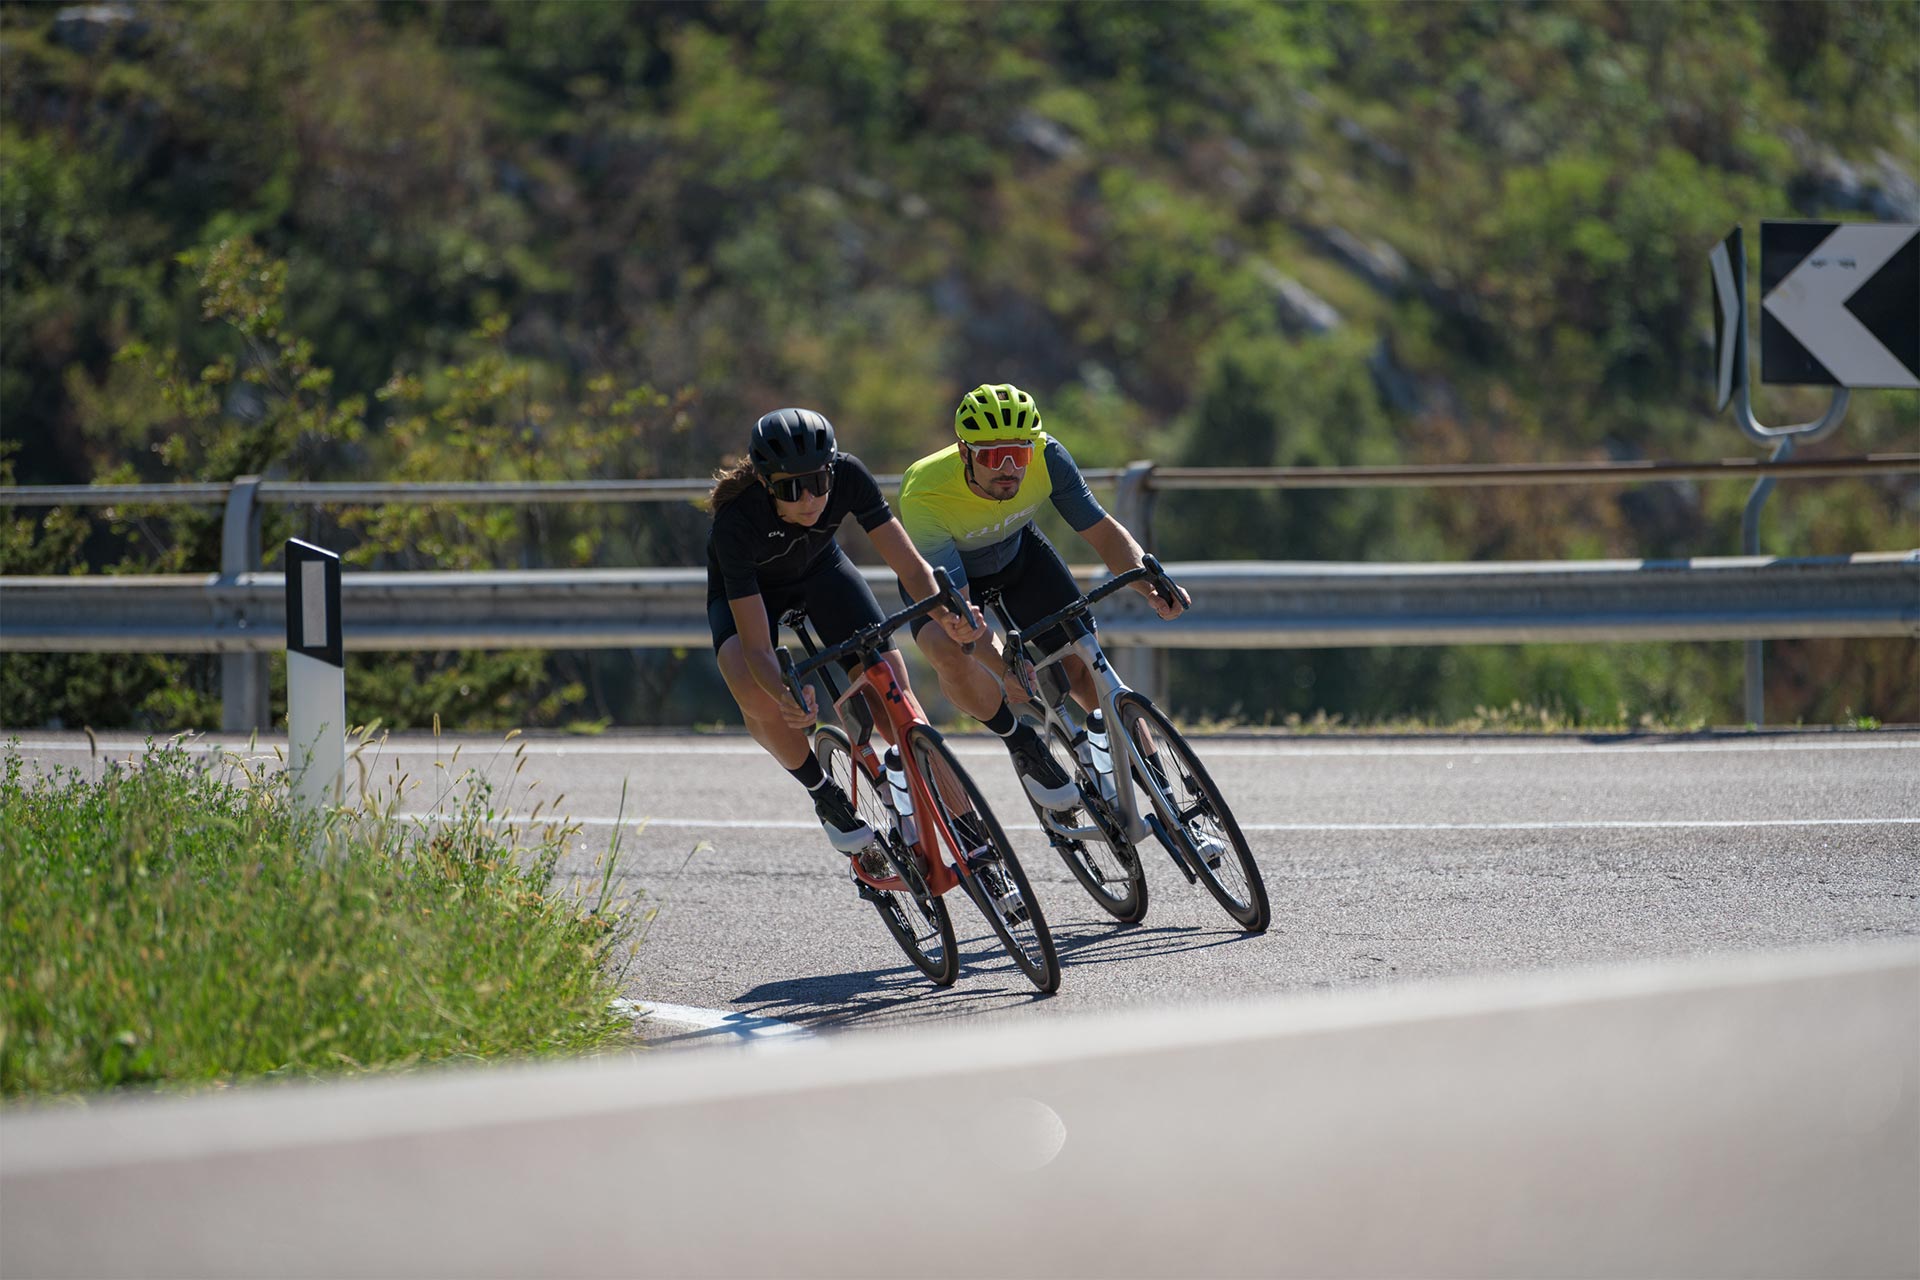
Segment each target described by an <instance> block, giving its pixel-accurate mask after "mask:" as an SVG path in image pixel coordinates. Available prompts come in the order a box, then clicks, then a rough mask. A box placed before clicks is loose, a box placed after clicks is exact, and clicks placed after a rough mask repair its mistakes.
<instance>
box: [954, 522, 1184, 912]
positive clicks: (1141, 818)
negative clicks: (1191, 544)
mask: <svg viewBox="0 0 1920 1280" xmlns="http://www.w3.org/2000/svg"><path fill="white" fill-rule="evenodd" d="M1142 578H1151V579H1153V580H1155V581H1156V583H1158V582H1164V583H1166V584H1167V586H1168V587H1169V588H1171V587H1172V585H1173V581H1172V579H1171V578H1168V577H1167V576H1166V574H1165V573H1164V572H1163V571H1161V569H1160V566H1159V563H1158V562H1157V561H1155V560H1154V559H1153V557H1151V556H1149V557H1147V559H1146V563H1145V564H1144V565H1142V566H1141V568H1139V569H1135V570H1132V571H1131V572H1128V573H1125V574H1122V575H1120V576H1119V577H1116V578H1112V579H1109V580H1108V581H1106V582H1104V583H1102V584H1100V586H1098V587H1096V588H1094V590H1093V591H1091V592H1089V593H1087V594H1086V595H1083V596H1081V597H1080V599H1079V600H1078V601H1076V602H1075V603H1073V604H1071V605H1068V606H1066V607H1065V608H1063V609H1060V610H1057V611H1056V612H1054V613H1052V614H1049V615H1048V616H1047V617H1045V618H1043V619H1041V620H1040V621H1039V622H1036V623H1035V624H1034V625H1033V626H1031V627H1028V628H1026V629H1025V632H1024V635H1023V632H1022V629H1021V628H1020V627H1018V626H1017V625H1016V624H1015V623H1014V621H1013V618H1012V617H1011V616H1010V615H1009V614H1008V613H1007V607H1006V604H1005V602H1003V601H1002V600H1001V599H1000V595H999V593H998V592H990V593H987V599H986V603H987V604H988V605H989V607H991V608H992V610H993V612H994V614H995V616H997V617H998V618H999V619H1000V622H1001V625H1002V627H1003V629H1004V630H1005V631H1006V639H1007V653H1006V661H1007V667H1008V669H1009V670H1010V671H1011V672H1012V674H1013V676H1014V678H1015V679H1016V680H1018V681H1019V682H1020V685H1021V687H1022V688H1023V689H1024V690H1025V691H1026V693H1027V696H1028V697H1029V698H1030V699H1032V701H1033V703H1034V704H1035V705H1036V706H1038V707H1039V708H1040V709H1041V712H1042V714H1043V716H1044V717H1045V719H1046V722H1047V727H1048V729H1049V730H1055V731H1058V732H1060V733H1061V735H1062V736H1063V737H1064V738H1065V739H1066V740H1067V741H1068V742H1072V741H1073V740H1074V739H1075V738H1077V737H1078V736H1079V735H1080V734H1081V733H1082V732H1083V731H1084V730H1085V728H1086V717H1085V715H1083V714H1082V712H1081V710H1080V704H1079V703H1078V702H1077V701H1075V699H1074V697H1073V694H1072V685H1071V682H1070V681H1069V680H1068V678H1067V670H1066V668H1065V667H1064V666H1063V665H1062V664H1064V663H1065V662H1066V660H1067V659H1069V658H1079V659H1080V660H1081V661H1082V662H1084V663H1085V664H1086V667H1087V671H1088V672H1089V674H1090V675H1091V676H1092V678H1093V685H1094V690H1095V693H1096V695H1097V699H1098V701H1099V703H1100V713H1101V716H1102V717H1103V718H1104V719H1105V721H1106V724H1107V754H1108V756H1109V757H1110V758H1111V759H1112V760H1113V765H1114V768H1113V785H1114V798H1115V800H1116V802H1117V807H1118V809H1119V814H1118V817H1119V819H1120V820H1121V823H1122V824H1123V825H1122V830H1123V831H1124V832H1125V834H1126V837H1127V839H1128V840H1129V841H1130V842H1132V843H1133V844H1134V845H1135V846H1136V847H1137V846H1138V844H1139V842H1140V841H1141V840H1142V839H1143V838H1145V837H1146V836H1148V835H1152V836H1153V837H1154V839H1156V840H1157V841H1159V843H1160V845H1161V846H1162V847H1163V848H1165V849H1166V850H1167V852H1168V853H1169V854H1170V855H1172V857H1173V861H1174V865H1175V866H1177V867H1179V868H1180V870H1181V872H1182V873H1183V874H1184V875H1185V876H1186V877H1187V880H1188V882H1189V883H1191V882H1193V881H1195V880H1197V879H1198V873H1197V871H1196V870H1195V868H1194V867H1193V865H1192V864H1191V862H1190V861H1189V856H1188V854H1187V853H1186V852H1185V849H1184V842H1182V841H1179V840H1174V839H1171V838H1170V837H1169V836H1168V834H1167V832H1166V829H1165V826H1164V824H1163V823H1162V822H1161V819H1160V815H1159V813H1158V812H1156V811H1155V810H1154V808H1153V807H1152V805H1151V804H1149V805H1148V806H1147V807H1146V809H1145V811H1144V812H1143V811H1142V809H1141V805H1140V799H1139V795H1138V793H1137V791H1136V790H1135V788H1134V782H1133V778H1134V772H1135V770H1136V769H1137V770H1138V771H1139V772H1140V774H1141V776H1143V777H1144V776H1148V775H1147V761H1146V758H1145V757H1144V756H1143V755H1142V754H1141V752H1140V749H1139V747H1138V746H1136V745H1135V743H1134V741H1133V737H1132V735H1131V734H1128V733H1125V732H1122V730H1121V725H1120V717H1119V714H1118V703H1119V700H1120V695H1121V694H1123V693H1127V692H1130V690H1129V688H1128V686H1127V683H1126V681H1124V680H1122V679H1121V678H1120V676H1119V673H1118V672H1116V671H1114V669H1113V665H1112V664H1111V663H1109V662H1108V661H1107V655H1106V652H1105V650H1103V649H1101V647H1100V642H1099V641H1098V640H1097V639H1096V638H1095V637H1094V635H1093V633H1092V632H1091V631H1089V632H1088V633H1087V634H1085V635H1081V636H1076V637H1075V638H1074V639H1072V640H1071V641H1069V642H1068V643H1067V644H1066V645H1064V646H1062V647H1061V648H1059V649H1056V650H1055V651H1054V652H1052V653H1048V654H1041V655H1039V656H1035V653H1034V652H1031V651H1030V649H1031V646H1029V645H1028V644H1027V642H1026V640H1025V638H1024V636H1025V635H1038V634H1044V633H1045V632H1046V631H1048V630H1050V629H1052V628H1053V627H1054V626H1056V625H1058V624H1059V623H1060V622H1063V621H1065V620H1067V619H1069V618H1073V617H1077V616H1079V615H1081V614H1089V615H1090V614H1091V613H1092V611H1093V605H1094V604H1095V603H1096V602H1097V601H1099V600H1102V599H1104V598H1105V597H1107V596H1109V595H1111V594H1112V593H1113V592H1115V591H1118V590H1120V589H1121V588H1122V587H1125V586H1129V585H1131V584H1132V583H1133V582H1136V581H1139V580H1141V579H1142ZM1049 674H1050V675H1051V677H1052V678H1051V679H1044V677H1046V676H1048V675H1049ZM1043 685H1044V686H1045V687H1043ZM1122 742H1124V743H1125V744H1126V747H1125V764H1124V767H1123V764H1122V757H1121V750H1120V746H1119V743H1122ZM1036 809H1037V811H1038V812H1039V815H1040V821H1041V822H1042V823H1044V824H1045V825H1046V827H1047V829H1048V830H1050V831H1053V832H1055V833H1057V834H1059V835H1062V836H1065V837H1067V838H1068V839H1072V840H1083V841H1084V840H1098V839H1104V838H1105V835H1104V833H1103V832H1102V831H1101V829H1100V828H1099V827H1098V826H1097V825H1096V826H1085V827H1078V826H1070V825H1068V824H1066V823H1063V822H1061V821H1060V820H1059V819H1058V818H1056V817H1055V816H1054V815H1053V814H1052V813H1051V812H1048V811H1046V810H1040V809H1038V808H1037V806H1036ZM1083 812H1086V813H1088V816H1089V817H1091V816H1092V813H1091V810H1088V809H1084V808H1083Z"/></svg>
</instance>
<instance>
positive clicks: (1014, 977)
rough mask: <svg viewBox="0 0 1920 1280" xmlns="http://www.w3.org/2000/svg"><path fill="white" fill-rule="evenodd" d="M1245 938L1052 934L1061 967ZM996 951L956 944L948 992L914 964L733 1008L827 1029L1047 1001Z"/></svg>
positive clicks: (766, 992)
mask: <svg viewBox="0 0 1920 1280" xmlns="http://www.w3.org/2000/svg"><path fill="white" fill-rule="evenodd" d="M1247 936H1248V935H1247V934H1245V933H1242V932H1241V931H1240V930H1238V929H1213V928H1201V927H1197V926H1192V925H1159V926H1139V927H1134V928H1119V927H1116V926H1114V925H1110V924H1101V923H1099V922H1084V923H1083V922H1073V923H1069V924H1065V925H1056V926H1054V929H1053V938H1054V945H1055V946H1056V947H1057V948H1058V949H1059V952H1060V960H1061V963H1062V964H1063V965H1066V964H1071V965H1073V966H1075V967H1080V966H1085V965H1090V964H1113V963H1118V962H1122V961H1128V960H1138V959H1142V958H1146V957H1151V956H1166V955H1175V954H1178V953H1179V952H1183V951H1201V950H1207V949H1210V948H1213V947H1218V946H1223V945H1226V944H1228V943H1232V942H1235V941H1237V940H1240V939H1243V938H1245V937H1247ZM999 945H1000V944H999V940H998V939H997V938H995V937H994V935H993V934H992V933H989V932H986V931H984V930H983V931H981V932H980V933H978V934H976V935H972V936H967V937H962V938H961V939H959V946H960V979H959V982H958V983H957V984H956V985H955V986H952V987H948V988H945V989H942V988H939V987H935V986H933V985H932V984H931V983H929V982H928V981H927V980H926V979H925V978H924V977H922V976H921V974H920V972H919V971H918V970H917V969H915V968H913V967H912V966H911V965H905V964H902V965H898V966H893V967H890V968H885V969H862V970H855V971H853V972H850V973H827V974H814V975H812V976H809V977H804V978H782V979H780V980H779V981H777V982H763V983H761V984H760V985H759V986H756V987H753V988H751V989H750V990H747V991H745V992H743V993H741V994H740V995H739V996H738V997H736V998H735V999H734V1000H733V1001H732V1005H733V1007H734V1008H736V1009H739V1010H740V1011H741V1013H742V1014H743V1015H745V1016H747V1017H754V1018H778V1019H780V1020H781V1021H783V1022H790V1023H795V1024H798V1025H801V1026H805V1027H808V1028H810V1029H813V1030H825V1029H829V1028H836V1029H848V1028H853V1027H858V1026H863V1025H869V1024H878V1023H880V1022H915V1023H927V1022H941V1021H948V1020H952V1019H956V1018H964V1017H971V1016H973V1015H976V1014H980V1013H989V1012H993V1011H996V1010H1000V1009H1007V1008H1012V1007H1014V1006H1016V1005H1020V1004H1026V1003H1029V1002H1031V1001H1034V1000H1040V999H1045V998H1047V997H1043V996H1041V995H1040V994H1039V993H1038V992H1036V991H1034V990H1033V989H1032V988H1031V987H1030V986H1029V985H1028V984H1027V981H1026V978H1025V976H1024V975H1022V974H1021V972H1020V971H1019V969H1018V968H1016V967H1015V966H1014V963H1013V961H1012V960H1011V959H1009V958H1008V957H1007V956H1006V955H1005V953H1003V952H1001V951H1000V950H999ZM982 979H985V980H987V981H990V982H993V983H995V984H996V985H994V986H992V987H990V988H985V989H983V988H982V987H981V986H980V985H979V980H982ZM970 980H972V981H970Z"/></svg>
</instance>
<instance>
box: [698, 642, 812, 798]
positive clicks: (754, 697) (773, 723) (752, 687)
mask: <svg viewBox="0 0 1920 1280" xmlns="http://www.w3.org/2000/svg"><path fill="white" fill-rule="evenodd" d="M717 657H718V659H719V663H720V675H721V676H722V677H723V678H724V679H725V680H726V682H727V689H728V691H729V692H731V693H732V694H733V700H734V701H735V702H737V703H739V704H740V715H741V717H742V718H743V719H745V720H746V722H747V732H748V733H750V734H752V735H753V740H754V741H755V742H757V743H759V744H760V745H761V746H763V747H765V748H766V749H767V754H768V755H770V756H772V757H773V758H774V759H775V760H777V761H779V762H780V767H781V768H783V769H798V768H799V767H800V766H801V765H803V764H805V763H806V761H807V757H808V756H810V755H812V754H813V747H812V745H811V744H810V743H809V742H808V741H807V732H806V730H804V729H796V728H794V727H793V726H792V725H790V724H788V723H787V722H786V720H785V719H784V718H783V717H782V716H781V714H780V704H779V703H777V702H775V701H774V700H773V697H772V695H770V694H769V693H768V692H767V691H766V690H765V689H762V688H761V687H760V686H759V685H757V684H755V683H754V680H753V676H752V674H751V673H750V672H748V670H747V658H746V654H745V652H744V651H743V649H742V647H741V644H740V637H739V636H728V637H727V640H726V643H725V644H722V645H721V646H720V652H719V654H718V655H717Z"/></svg>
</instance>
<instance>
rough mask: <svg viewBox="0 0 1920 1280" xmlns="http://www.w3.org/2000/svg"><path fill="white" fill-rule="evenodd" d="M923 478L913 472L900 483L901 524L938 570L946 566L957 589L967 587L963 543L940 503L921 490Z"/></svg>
mask: <svg viewBox="0 0 1920 1280" xmlns="http://www.w3.org/2000/svg"><path fill="white" fill-rule="evenodd" d="M919 480H920V477H919V476H917V475H916V474H915V473H914V472H913V471H911V470H910V471H909V472H908V473H907V478H906V479H905V480H904V481H902V482H901V485H900V527H901V528H903V529H905V530H906V531H907V537H908V539H909V540H911V541H912V543H913V549H914V550H915V551H918V552H919V553H920V557H921V559H923V560H925V561H926V562H927V563H928V564H929V565H930V566H932V567H933V568H935V569H945V570H946V571H947V577H949V578H951V579H952V580H953V585H954V587H955V589H956V590H960V591H964V590H966V587H967V566H966V562H965V561H964V560H963V559H962V558H961V556H960V544H959V543H958V542H956V541H954V537H953V530H951V529H949V528H948V527H947V525H946V522H945V521H944V520H942V519H941V518H940V508H939V504H937V503H936V502H934V501H933V500H932V498H931V497H930V496H928V495H927V494H926V493H923V492H921V491H920V484H919Z"/></svg>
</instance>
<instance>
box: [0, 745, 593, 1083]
mask: <svg viewBox="0 0 1920 1280" xmlns="http://www.w3.org/2000/svg"><path fill="white" fill-rule="evenodd" d="M229 760H230V758H229ZM573 830H574V829H570V828H565V827H563V826H560V825H558V824H551V825H548V826H546V827H545V828H536V829H533V830H531V831H530V832H528V831H527V829H525V828H523V827H521V826H518V825H515V824H511V823H507V822H503V821H502V820H501V815H500V814H499V813H498V812H497V811H496V809H495V803H494V796H493V792H492V789H491V788H490V787H489V785H488V784H487V783H486V782H485V781H484V779H482V778H480V777H479V776H478V775H477V774H468V775H467V776H466V777H464V778H462V779H461V780H460V782H459V785H457V786H454V787H450V788H449V789H448V792H447V793H446V795H445V796H443V799H442V802H441V803H440V804H439V805H438V806H436V813H435V818H434V820H433V821H432V822H430V823H423V822H417V821H412V820H408V819H406V818H404V817H403V816H401V815H399V814H397V813H395V812H394V811H393V806H392V805H391V804H389V805H388V806H387V808H386V810H385V811H379V810H372V811H369V810H349V811H343V812H340V813H336V814H334V815H332V816H330V817H329V818H327V819H326V820H324V821H322V820H319V819H315V818H313V817H310V816H306V815H303V814H302V813H301V812H300V811H299V810H298V808H297V807H296V806H294V805H293V804H292V803H290V800H289V795H288V790H287V786H286V782H285V778H284V775H283V774H278V773H274V774H271V775H269V776H266V777H263V778H259V779H255V778H252V777H250V776H247V775H246V773H245V771H244V768H243V767H241V766H239V765H237V764H235V763H226V764H218V763H214V764H209V763H207V762H203V761H200V760H196V759H195V758H193V757H191V756H190V755H189V754H188V753H187V752H186V751H185V750H183V749H181V748H180V747H179V746H177V745H167V746H162V747H158V748H156V749H154V750H152V751H150V752H148V753H147V754H146V755H144V756H143V757H141V758H140V759H139V760H138V762H137V763H129V764H125V765H120V764H109V765H108V766H106V768H105V770H104V772H101V773H99V775H98V776H93V773H92V771H87V772H81V771H74V770H65V771H61V772H58V773H55V774H52V775H31V774H29V773H28V772H27V771H26V769H25V767H24V763H23V761H22V760H21V758H20V756H19V755H18V754H17V753H16V752H14V751H13V750H12V749H10V748H9V749H6V750H5V752H4V757H3V763H0V984H3V985H0V1094H4V1095H5V1096H8V1097H13V1096H18V1095H25V1094H57V1093H66V1092H74V1091H81V1090H90V1089H99V1088H106V1087H112V1086H126V1085H161V1084H167V1085H172V1084H179V1085H188V1086H191V1085H194V1084H208V1083H218V1082H225V1081H232V1080H238V1079H242V1078H248V1077H258V1076H308V1075H317V1074H321V1073H327V1072H333V1071H340V1070H348V1071H351V1070H388V1069H395V1068H402V1067H406V1066H410V1065H413V1064H416V1063H428V1062H441V1061H447V1060H453V1059H491V1058H499V1057H506V1056H517V1055H527V1054H556V1053H572V1052H581V1051H588V1050H593V1049H596V1048H600V1047H603V1046H607V1045H611V1044H613V1043H616V1042H619V1041H621V1040H623V1039H624V1038H626V1037H627V1036H628V1035H629V1034H630V1031H629V1027H628V1024H627V1022H626V1020H625V1019H623V1018H621V1017H620V1016H618V1015H617V1014H615V1013H613V1012H612V1011H611V1009H610V1002H611V1001H612V999H613V998H614V997H615V995H616V994H617V985H616V983H617V975H616V974H614V973H612V972H610V965H609V961H610V959H611V957H612V956H614V955H615V954H617V953H618V951H619V949H620V945H621V943H622V942H623V941H624V939H625V938H626V937H627V936H628V935H629V934H630V932H631V928H630V919H629V915H630V913H629V912H628V911H627V910H626V908H625V907H624V905H623V904H616V903H613V902H611V901H610V890H611V886H612V880H611V866H609V867H608V869H607V870H608V875H607V876H606V877H604V878H602V879H601V880H600V881H599V884H598V892H597V896H596V897H595V899H594V900H592V901H584V900H581V899H578V898H575V897H572V896H569V895H566V894H562V893H558V892H556V872H555V868H556V863H557V860H558V857H559V855H560V853H561V851H562V849H563V848H564V841H565V840H566V838H567V837H568V836H569V835H571V834H572V832H573ZM523 833H525V834H523Z"/></svg>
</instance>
